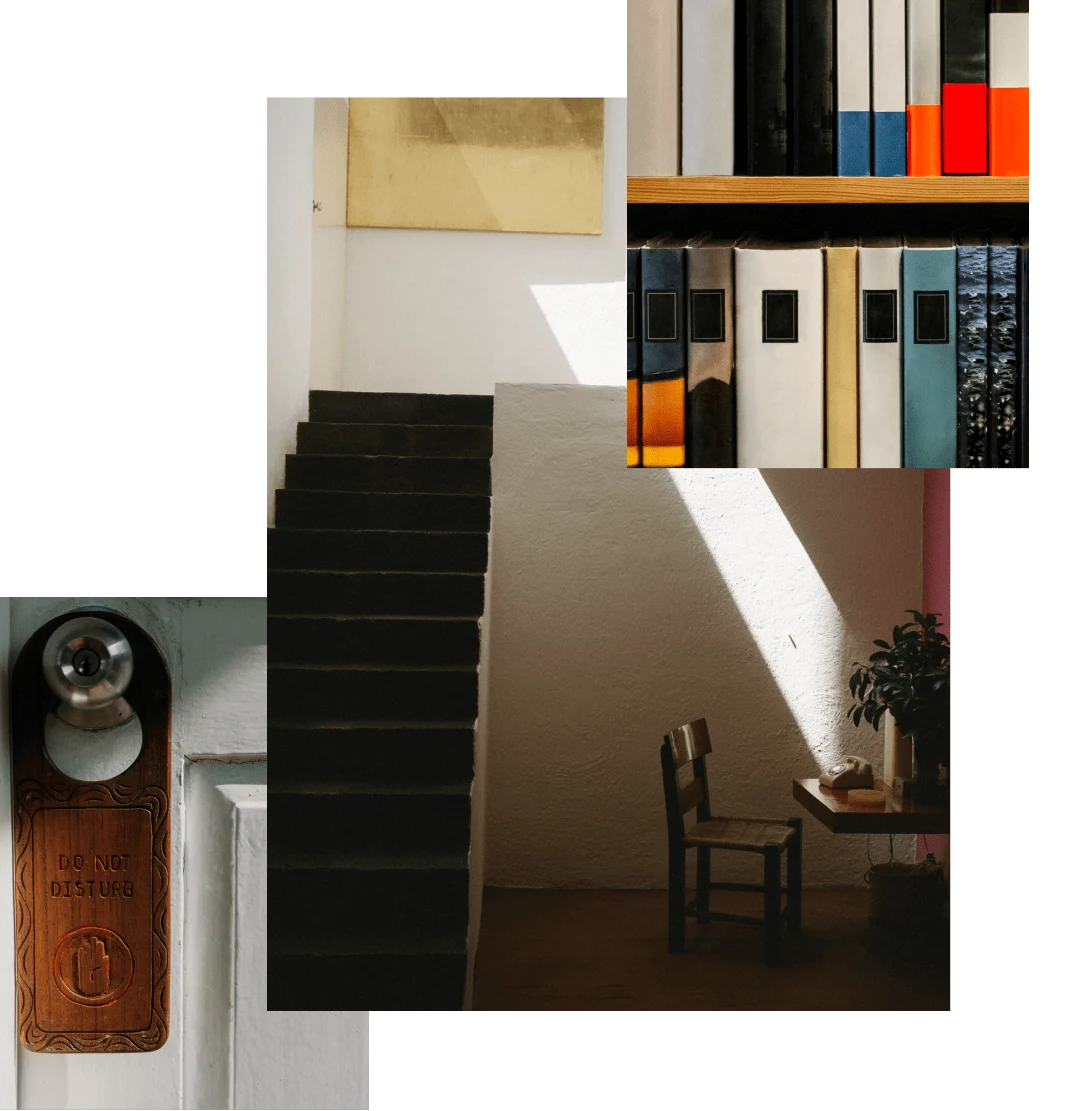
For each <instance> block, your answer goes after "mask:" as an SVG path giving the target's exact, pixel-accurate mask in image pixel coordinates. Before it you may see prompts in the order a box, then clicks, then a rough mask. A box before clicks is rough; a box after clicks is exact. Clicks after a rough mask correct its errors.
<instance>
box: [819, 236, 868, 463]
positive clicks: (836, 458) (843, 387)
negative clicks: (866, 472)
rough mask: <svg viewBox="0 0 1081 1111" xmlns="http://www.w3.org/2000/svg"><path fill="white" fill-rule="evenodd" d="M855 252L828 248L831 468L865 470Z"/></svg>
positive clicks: (828, 441) (828, 434) (828, 459)
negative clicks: (861, 446) (862, 465)
mask: <svg viewBox="0 0 1081 1111" xmlns="http://www.w3.org/2000/svg"><path fill="white" fill-rule="evenodd" d="M857 264H858V251H857V248H855V247H827V248H826V466H827V467H858V466H859V442H860V437H859V393H858V390H859V344H858V339H859V335H858V331H857V329H858V324H857V311H856V310H857V299H858V297H859V282H858V276H857V271H856V267H857Z"/></svg>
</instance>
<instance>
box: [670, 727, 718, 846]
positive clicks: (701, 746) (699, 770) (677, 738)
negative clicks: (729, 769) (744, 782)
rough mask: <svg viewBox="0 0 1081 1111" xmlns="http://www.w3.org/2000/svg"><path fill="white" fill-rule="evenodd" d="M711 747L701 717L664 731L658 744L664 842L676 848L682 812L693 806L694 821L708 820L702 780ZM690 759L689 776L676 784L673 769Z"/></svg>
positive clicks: (706, 792)
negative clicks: (694, 809)
mask: <svg viewBox="0 0 1081 1111" xmlns="http://www.w3.org/2000/svg"><path fill="white" fill-rule="evenodd" d="M712 751H713V749H712V747H711V745H710V743H709V730H708V729H707V728H706V722H705V719H704V718H699V719H698V720H697V721H692V722H689V723H688V724H686V725H681V726H680V727H679V728H678V729H673V730H672V732H671V733H666V734H665V735H664V744H662V745H661V781H662V782H663V784H664V809H665V814H666V816H667V820H668V843H669V847H670V848H673V849H675V848H677V846H679V845H682V842H683V833H684V827H683V815H684V814H686V813H687V811H688V810H690V809H691V808H692V807H694V808H696V817H697V819H698V821H700V822H704V821H708V819H709V816H710V813H709V784H708V783H707V781H706V754H707V753H710V752H712ZM687 763H690V764H691V766H692V770H693V773H694V776H693V778H692V779H691V781H690V782H689V783H687V784H686V785H685V786H683V787H680V786H679V781H678V779H677V778H676V769H677V768H682V767H683V766H684V765H685V764H687Z"/></svg>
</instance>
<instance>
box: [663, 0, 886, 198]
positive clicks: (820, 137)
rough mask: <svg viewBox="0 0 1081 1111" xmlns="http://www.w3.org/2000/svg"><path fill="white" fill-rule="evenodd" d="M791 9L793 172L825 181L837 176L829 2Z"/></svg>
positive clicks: (815, 0)
mask: <svg viewBox="0 0 1081 1111" xmlns="http://www.w3.org/2000/svg"><path fill="white" fill-rule="evenodd" d="M901 2H902V3H903V2H904V0H901ZM790 4H791V6H790V8H789V21H790V24H789V29H790V32H791V34H790V37H791V41H792V66H791V73H792V80H791V82H790V89H789V91H790V95H791V104H790V106H789V113H788V118H789V119H790V120H791V123H792V129H793V132H794V136H793V142H792V170H793V173H796V174H800V175H802V176H805V177H829V176H831V175H833V174H835V173H836V172H837V163H836V158H835V152H834V141H833V136H834V128H835V123H834V101H835V96H834V88H833V86H834V64H833V43H834V30H833V0H796V2H791V0H790ZM684 6H686V0H684Z"/></svg>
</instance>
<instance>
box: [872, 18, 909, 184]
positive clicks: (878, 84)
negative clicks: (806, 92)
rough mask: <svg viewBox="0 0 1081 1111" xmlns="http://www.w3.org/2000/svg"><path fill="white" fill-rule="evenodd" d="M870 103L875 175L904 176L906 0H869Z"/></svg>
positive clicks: (905, 163)
mask: <svg viewBox="0 0 1081 1111" xmlns="http://www.w3.org/2000/svg"><path fill="white" fill-rule="evenodd" d="M871 40H872V54H871V102H872V105H873V108H874V171H875V176H876V177H904V176H905V171H906V168H907V158H906V151H905V146H906V135H905V131H906V126H905V125H906V111H905V108H906V106H905V0H872V6H871Z"/></svg>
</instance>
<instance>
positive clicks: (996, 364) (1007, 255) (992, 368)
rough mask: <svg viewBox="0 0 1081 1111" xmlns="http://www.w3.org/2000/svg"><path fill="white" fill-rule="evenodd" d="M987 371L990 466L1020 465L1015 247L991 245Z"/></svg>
mask: <svg viewBox="0 0 1081 1111" xmlns="http://www.w3.org/2000/svg"><path fill="white" fill-rule="evenodd" d="M987 316H988V339H989V343H988V373H989V391H988V393H989V397H990V414H989V415H990V446H991V460H990V465H991V466H992V467H1019V466H1021V420H1020V416H1021V413H1020V410H1021V398H1020V395H1019V391H1018V376H1017V369H1018V368H1017V363H1018V359H1017V355H1018V350H1017V349H1018V342H1017V341H1018V338H1019V337H1018V334H1017V316H1018V313H1017V248H1016V247H1011V246H993V247H992V248H991V274H990V282H989V296H988V313H987Z"/></svg>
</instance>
